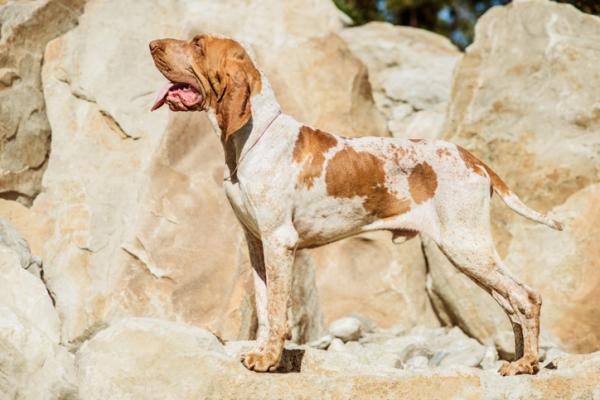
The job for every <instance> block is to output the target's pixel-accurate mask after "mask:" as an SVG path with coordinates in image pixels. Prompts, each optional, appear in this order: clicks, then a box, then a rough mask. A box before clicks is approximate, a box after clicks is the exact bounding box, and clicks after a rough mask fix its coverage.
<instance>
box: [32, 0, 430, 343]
mask: <svg viewBox="0 0 600 400" xmlns="http://www.w3.org/2000/svg"><path fill="white" fill-rule="evenodd" d="M249 10H251V11H249ZM248 12H252V14H253V15H256V16H260V18H258V17H257V18H244V19H243V21H245V22H244V23H243V24H241V23H240V21H241V19H240V18H237V17H236V16H239V15H246V13H248ZM240 13H242V14H240ZM132 16H135V17H132ZM300 16H302V20H300V19H299V18H300ZM106 21H111V23H110V24H106ZM306 26H311V27H313V28H312V29H305V27H306ZM342 26H343V24H342V22H340V18H339V12H338V11H337V10H336V8H335V6H334V5H333V4H331V3H330V2H314V5H313V6H311V7H306V4H305V3H304V2H301V1H300V0H294V1H287V2H277V1H268V2H264V1H255V0H253V1H250V2H245V3H243V4H242V3H240V2H235V3H223V2H218V3H215V2H212V1H208V0H204V1H198V2H187V1H177V2H175V3H169V4H168V5H167V4H166V3H164V2H162V1H159V0H153V1H147V2H133V3H127V4H123V2H118V1H116V0H90V1H89V2H88V3H87V5H86V9H85V13H84V14H83V15H82V16H81V18H80V19H79V25H78V26H77V27H76V28H75V29H73V30H71V31H70V32H68V33H67V34H66V35H64V36H62V37H60V38H59V39H56V40H54V41H52V42H50V43H49V45H48V46H47V49H46V53H45V57H44V68H43V84H44V93H45V99H46V103H47V111H48V118H49V121H50V125H51V127H52V135H53V136H52V151H51V154H50V159H49V162H48V169H47V171H46V173H45V175H44V181H43V185H44V192H43V193H42V194H41V195H40V196H38V198H36V200H35V202H34V205H33V207H32V212H33V213H34V214H35V215H36V216H37V221H38V224H39V225H40V226H41V227H40V229H39V231H40V232H42V235H43V236H42V238H41V240H40V241H39V242H40V243H42V247H43V250H42V252H41V256H42V258H43V261H44V272H45V278H46V281H47V283H48V286H49V288H50V291H51V292H52V293H53V294H54V295H55V297H56V305H57V309H58V312H59V315H60V318H61V320H62V321H63V325H62V338H63V340H64V341H65V343H68V344H69V345H71V346H73V347H77V346H78V345H79V344H81V343H82V342H83V341H85V340H86V339H87V338H89V337H90V336H91V335H93V334H94V332H96V331H97V330H98V329H100V328H102V327H103V326H105V325H106V324H109V323H110V322H111V321H113V320H117V319H119V318H122V317H124V316H154V317H160V318H164V319H170V320H178V321H184V322H188V323H191V324H194V325H197V326H204V327H207V328H209V329H211V330H212V331H214V332H215V333H216V334H218V335H219V336H220V337H223V338H225V339H236V338H237V339H244V338H245V339H247V338H253V337H254V332H255V329H256V317H255V312H254V304H253V295H252V290H253V289H252V280H251V272H250V271H251V270H250V267H249V262H248V258H247V251H246V245H245V243H244V239H243V235H242V234H241V230H240V228H239V224H238V222H237V221H236V219H235V217H234V216H233V213H232V211H231V209H230V206H229V204H228V202H227V200H226V199H225V196H224V194H223V191H222V188H221V182H222V176H223V161H222V156H221V154H222V152H221V150H220V149H219V143H218V140H217V139H216V138H215V137H214V134H213V132H212V129H211V128H210V127H209V124H208V121H207V119H206V117H205V116H204V115H203V114H200V113H187V114H185V113H179V114H174V113H169V112H168V111H167V110H160V111H158V112H156V113H152V114H150V113H149V108H150V106H151V103H152V100H153V97H154V91H155V90H156V88H158V87H160V85H161V84H162V83H163V82H164V78H163V77H162V76H161V75H160V74H159V72H158V71H156V69H155V68H154V66H153V65H152V60H151V58H150V56H149V54H148V50H147V46H146V45H145V44H146V43H148V42H149V41H150V40H151V39H155V38H158V37H191V36H192V35H193V34H195V33H197V32H213V33H218V34H225V35H232V34H234V35H235V36H237V37H238V38H242V39H243V40H245V41H246V42H248V43H249V44H250V45H251V46H253V47H254V49H255V52H256V54H257V57H258V63H259V65H260V66H261V67H263V68H265V70H266V73H267V75H268V76H269V78H271V81H272V83H273V87H274V89H275V92H276V93H277V95H278V96H279V99H280V101H281V103H282V106H283V108H284V110H285V111H286V112H289V113H291V114H292V115H294V116H296V117H298V118H300V119H301V120H303V121H304V122H306V123H308V124H314V125H318V126H319V127H320V128H322V129H327V130H335V131H336V132H338V133H342V134H346V135H358V134H379V135H384V134H386V129H385V123H384V120H383V119H382V117H381V116H380V115H379V112H378V111H377V109H376V107H375V105H374V103H373V99H372V97H371V90H370V86H369V82H368V77H367V71H366V68H365V67H364V65H363V64H362V63H361V62H360V61H359V60H358V59H356V58H355V57H354V56H353V55H352V54H351V52H350V51H349V50H348V47H347V45H346V44H345V42H344V41H342V40H341V39H340V38H339V37H338V36H336V34H335V33H336V32H337V31H339V30H340V29H342ZM115 32H119V34H118V35H117V34H115ZM274 32H276V33H277V34H274ZM140 44H143V45H140ZM99 48H102V51H101V52H100V51H98V49H99ZM107 82H110V84H107ZM298 99H301V100H298ZM382 240H383V239H382ZM388 242H389V238H387V237H386V238H385V244H383V243H381V244H380V243H379V240H370V239H369V241H365V242H364V244H363V246H361V248H362V249H363V250H364V252H363V253H362V254H361V253H359V252H353V253H352V254H353V257H354V258H353V259H352V262H353V263H356V265H362V264H366V263H369V264H371V262H372V260H371V259H372V258H374V257H373V254H374V253H375V252H378V251H380V250H382V249H383V251H384V253H383V254H381V255H377V260H378V261H377V262H378V264H377V265H376V266H375V267H376V268H375V269H374V271H379V272H382V274H381V275H373V276H371V277H370V278H369V286H368V287H369V288H370V290H364V289H363V290H362V291H357V292H356V294H353V295H347V296H346V298H345V299H344V302H343V306H341V307H340V306H338V305H336V304H337V302H334V300H335V296H336V292H335V291H336V290H338V289H335V290H332V291H331V292H328V291H327V290H326V289H322V288H324V287H331V286H332V284H333V282H334V281H332V280H331V277H330V276H329V275H327V274H326V275H325V276H323V274H320V273H319V274H317V275H316V278H315V274H314V271H313V270H314V269H317V270H319V271H320V270H322V269H324V265H323V260H326V263H327V266H328V267H331V266H333V268H332V270H333V271H339V270H341V269H342V268H344V267H345V264H347V263H349V261H348V260H349V259H348V258H347V256H346V255H344V254H339V253H338V250H339V249H340V247H330V248H329V249H323V250H322V251H320V252H318V253H317V262H316V263H315V264H314V265H313V263H312V261H311V260H310V255H309V254H310V253H305V254H304V255H300V254H299V261H298V263H297V264H296V266H295V267H294V270H295V271H297V275H296V276H295V277H294V279H295V282H296V284H295V288H296V289H295V290H296V291H295V293H296V295H298V296H301V297H300V298H299V300H298V298H297V300H293V301H292V306H293V307H292V311H290V321H292V325H293V326H292V333H293V338H294V340H297V341H307V340H313V339H317V338H319V337H320V336H321V335H322V333H323V332H322V325H321V324H322V315H323V314H321V312H320V306H319V303H321V304H323V307H324V308H327V309H328V310H334V311H335V312H331V313H328V314H327V315H326V318H327V319H328V320H332V319H335V318H337V317H338V316H341V315H347V314H348V313H349V312H346V309H349V310H350V311H351V312H353V311H362V310H361V308H367V307H366V306H368V312H365V313H364V314H365V315H368V316H372V315H374V316H375V317H376V318H374V319H376V320H377V322H379V321H380V320H383V321H385V323H386V324H389V325H391V324H395V323H399V322H403V323H404V324H405V325H406V326H409V327H412V326H414V325H415V324H416V323H419V322H421V321H429V323H431V324H437V321H436V320H435V316H434V314H433V312H432V311H431V308H430V307H429V303H428V301H427V298H426V296H425V295H424V294H423V293H422V290H420V289H419V288H420V287H422V285H423V284H424V283H423V282H424V276H425V271H424V268H425V266H424V263H423V262H422V261H423V259H422V256H421V255H420V247H419V246H418V244H414V245H413V246H414V248H415V249H417V251H416V252H415V255H417V254H418V256H417V257H416V258H414V260H413V259H412V257H413V254H412V253H410V251H409V253H408V254H407V255H406V256H402V257H403V258H401V259H402V260H403V261H402V262H400V261H398V259H400V255H399V254H400V253H399V252H396V251H395V250H394V251H391V250H388V249H389V247H388V246H391V244H389V243H388ZM348 243H353V242H346V244H340V246H347V245H348ZM399 251H404V252H406V251H407V250H406V248H405V249H404V250H399ZM409 271H410V272H409ZM367 274H371V272H365V275H367ZM407 278H408V279H407ZM315 280H316V282H317V283H316V287H318V288H319V290H320V292H321V294H322V296H320V297H319V296H317V290H316V289H315ZM388 282H390V283H388ZM390 284H393V285H394V287H391V286H390ZM354 285H355V286H356V287H358V286H360V282H356V283H354ZM380 290H386V291H388V292H386V293H383V294H378V295H377V296H375V295H374V293H376V292H375V291H380ZM324 291H325V293H324ZM331 293H333V294H331ZM375 297H377V298H375ZM365 298H371V300H369V301H368V302H365ZM390 302H393V304H394V306H393V307H390V304H391V303H390ZM294 307H295V308H294ZM342 311H344V314H341V315H339V314H338V313H341V312H342Z"/></svg>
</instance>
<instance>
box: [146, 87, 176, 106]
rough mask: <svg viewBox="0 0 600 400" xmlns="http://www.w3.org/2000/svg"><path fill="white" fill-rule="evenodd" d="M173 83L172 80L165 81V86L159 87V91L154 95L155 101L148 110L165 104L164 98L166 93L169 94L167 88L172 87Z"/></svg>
mask: <svg viewBox="0 0 600 400" xmlns="http://www.w3.org/2000/svg"><path fill="white" fill-rule="evenodd" d="M175 85H176V84H175V83H173V82H167V83H166V84H165V86H163V87H162V89H160V91H159V92H158V96H156V101H155V102H154V105H153V106H152V108H151V109H150V111H154V110H156V109H159V108H160V107H161V106H162V105H163V104H165V99H166V98H167V94H169V90H171V88H173V86H175Z"/></svg>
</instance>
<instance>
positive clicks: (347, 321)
mask: <svg viewBox="0 0 600 400" xmlns="http://www.w3.org/2000/svg"><path fill="white" fill-rule="evenodd" d="M329 333H331V334H332V335H333V336H335V337H337V338H339V339H342V340H343V341H344V342H348V341H350V340H358V339H359V338H360V336H361V324H360V321H359V320H358V319H356V318H353V317H345V318H340V319H336V320H335V321H333V322H332V323H330V324H329Z"/></svg>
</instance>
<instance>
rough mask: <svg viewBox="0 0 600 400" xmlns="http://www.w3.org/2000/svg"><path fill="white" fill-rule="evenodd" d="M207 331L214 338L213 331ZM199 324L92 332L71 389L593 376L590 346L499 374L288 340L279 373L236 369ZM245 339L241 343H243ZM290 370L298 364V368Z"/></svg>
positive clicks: (421, 387) (480, 393) (562, 390)
mask: <svg viewBox="0 0 600 400" xmlns="http://www.w3.org/2000/svg"><path fill="white" fill-rule="evenodd" d="M213 339H214V338H213ZM215 342H216V341H215V340H211V339H210V334H209V333H208V332H206V331H204V330H202V329H198V328H194V327H186V326H185V325H182V324H174V323H168V322H163V321H153V320H151V319H129V320H125V321H121V322H119V323H117V324H115V325H114V326H111V327H110V328H108V329H106V330H104V331H101V332H100V333H98V334H97V335H96V336H95V337H94V338H93V339H91V340H90V341H89V342H87V343H86V344H84V345H83V346H82V347H81V348H80V349H79V351H78V352H77V355H76V363H77V369H78V378H79V379H78V384H79V396H80V398H81V399H83V400H89V399H105V398H115V399H117V398H145V399H195V398H208V399H213V398H214V399H237V398H244V399H263V398H265V393H266V392H267V391H268V395H269V397H272V398H277V399H297V398H335V399H355V398H370V399H380V398H381V399H390V398H392V399H395V398H398V399H401V398H410V399H432V398H460V399H482V398H529V399H565V398H589V397H590V396H591V395H592V392H593V390H594V389H595V388H596V387H597V386H598V385H599V384H600V354H598V353H595V354H590V355H585V356H569V357H568V358H566V359H564V360H563V361H562V362H561V363H560V364H559V365H558V369H557V370H554V371H552V370H543V371H542V372H541V373H540V374H538V375H537V376H519V377H510V378H504V377H500V376H499V375H498V374H497V373H496V372H493V371H481V370H478V369H474V368H466V367H455V368H453V369H447V370H439V369H432V370H430V369H425V370H419V371H418V372H416V371H415V372H411V371H403V370H399V369H395V368H383V367H377V366H369V365H366V364H362V363H357V362H355V359H354V358H353V356H352V355H351V354H349V353H347V352H345V351H337V352H331V351H323V350H316V349H311V348H308V347H305V346H302V347H299V346H291V345H290V346H288V347H287V350H286V354H285V356H284V357H285V358H284V365H285V366H286V368H287V369H284V371H294V372H290V373H283V374H259V373H255V372H251V371H248V370H246V369H245V368H244V367H243V366H242V365H241V363H240V362H239V360H238V359H237V352H238V351H239V349H240V348H243V347H244V346H245V345H246V344H245V343H239V344H238V343H228V344H227V348H226V349H223V347H222V346H220V345H219V344H218V343H215ZM248 344H249V343H248ZM298 371H299V372H298Z"/></svg>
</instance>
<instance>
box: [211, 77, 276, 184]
mask: <svg viewBox="0 0 600 400" xmlns="http://www.w3.org/2000/svg"><path fill="white" fill-rule="evenodd" d="M260 78H261V84H262V86H261V91H260V93H258V94H257V95H254V96H252V97H251V98H250V102H251V107H252V117H251V118H250V120H249V121H248V123H246V124H245V125H244V126H243V127H242V128H240V129H239V130H238V131H237V132H235V133H234V134H233V135H231V137H230V138H229V139H228V140H224V139H223V135H222V129H221V127H220V126H219V124H218V122H217V116H216V113H215V112H214V111H213V110H209V111H208V117H209V119H210V122H211V124H212V125H213V129H214V131H215V133H216V134H217V135H218V136H219V137H220V138H221V144H222V145H223V151H224V152H225V163H226V165H227V168H228V169H229V172H228V176H233V175H234V174H235V171H236V170H237V167H238V164H239V163H240V161H242V160H243V157H244V156H245V155H246V153H247V152H248V151H249V150H250V149H251V148H252V147H253V146H254V145H255V144H256V143H257V141H258V140H260V138H261V137H262V136H263V135H264V134H265V133H266V131H267V130H268V129H269V128H270V127H271V125H272V124H273V122H274V120H275V119H277V118H278V116H279V115H281V107H280V106H279V103H278V102H277V98H276V97H275V93H274V92H273V89H272V88H271V84H270V83H269V81H268V80H267V78H266V76H265V74H264V73H263V72H262V71H261V73H260Z"/></svg>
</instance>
